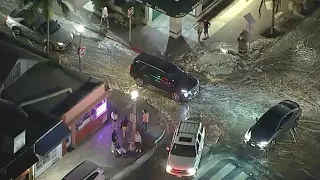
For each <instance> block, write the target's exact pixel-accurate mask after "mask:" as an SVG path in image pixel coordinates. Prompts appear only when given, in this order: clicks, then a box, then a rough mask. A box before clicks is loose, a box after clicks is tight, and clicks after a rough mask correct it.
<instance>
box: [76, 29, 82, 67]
mask: <svg viewBox="0 0 320 180" xmlns="http://www.w3.org/2000/svg"><path fill="white" fill-rule="evenodd" d="M75 29H76V31H77V32H78V33H79V47H78V52H77V54H78V57H79V71H80V72H82V61H81V54H80V51H81V48H82V33H83V31H84V26H83V25H82V24H78V25H76V26H75Z"/></svg>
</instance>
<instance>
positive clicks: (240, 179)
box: [232, 172, 249, 180]
mask: <svg viewBox="0 0 320 180" xmlns="http://www.w3.org/2000/svg"><path fill="white" fill-rule="evenodd" d="M247 177H249V176H248V174H246V173H244V172H241V173H240V174H238V175H237V176H236V177H234V178H233V179H232V180H245V179H247Z"/></svg>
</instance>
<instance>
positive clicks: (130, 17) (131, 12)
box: [128, 6, 134, 43]
mask: <svg viewBox="0 0 320 180" xmlns="http://www.w3.org/2000/svg"><path fill="white" fill-rule="evenodd" d="M133 13H134V8H133V6H131V7H130V8H129V9H128V18H129V43H130V42H131V23H132V22H131V21H132V15H133Z"/></svg>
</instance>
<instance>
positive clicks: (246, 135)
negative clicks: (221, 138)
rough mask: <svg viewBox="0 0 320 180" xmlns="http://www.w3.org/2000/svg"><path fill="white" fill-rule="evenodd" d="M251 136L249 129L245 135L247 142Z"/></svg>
mask: <svg viewBox="0 0 320 180" xmlns="http://www.w3.org/2000/svg"><path fill="white" fill-rule="evenodd" d="M250 138H251V131H249V130H248V131H247V132H246V134H245V135H244V141H245V142H247V141H249V140H250Z"/></svg>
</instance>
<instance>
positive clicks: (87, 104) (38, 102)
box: [3, 62, 109, 178]
mask: <svg viewBox="0 0 320 180" xmlns="http://www.w3.org/2000/svg"><path fill="white" fill-rule="evenodd" d="M105 86H106V85H105V83H104V82H101V81H99V80H97V79H95V78H92V77H90V76H88V75H86V74H83V73H80V72H78V71H75V70H71V69H69V68H64V67H62V66H59V65H53V64H51V63H49V62H38V63H37V64H35V65H34V66H33V67H31V68H30V69H29V70H28V71H27V72H25V73H24V74H22V75H21V76H20V77H19V78H18V79H16V80H15V81H13V82H12V83H11V84H10V85H9V86H7V87H6V88H5V89H4V91H3V98H5V99H7V100H9V101H11V102H14V103H17V104H21V102H23V103H22V104H24V106H25V107H26V108H31V109H35V110H38V111H40V112H44V113H47V114H49V115H52V116H55V117H57V118H59V119H61V120H62V121H63V124H66V125H67V127H69V129H70V130H71V135H69V134H68V135H67V136H66V137H60V136H62V135H61V134H63V133H61V132H59V129H57V130H54V131H52V132H50V133H49V134H48V135H46V136H50V137H48V139H51V140H50V141H46V142H43V143H38V144H39V146H37V145H36V147H35V149H36V150H35V151H36V152H35V153H36V154H37V155H38V157H39V161H38V162H37V164H36V165H35V170H34V176H35V178H37V177H38V176H40V175H41V174H42V173H43V172H44V171H45V170H47V169H48V168H49V167H51V166H52V165H53V163H55V162H56V161H58V160H59V159H60V158H62V156H63V155H64V154H65V153H67V149H68V148H69V147H70V149H73V148H75V147H76V146H77V145H78V144H79V143H80V142H81V141H83V140H85V138H86V137H88V135H90V134H91V133H93V132H95V130H97V129H98V128H99V127H101V126H102V125H103V122H104V121H105V120H106V119H107V115H106V114H107V113H106V112H107V110H108V107H107V97H108V94H109V93H108V91H107V90H106V88H105ZM22 89H23V90H22ZM61 139H62V141H61ZM71 147H72V148H71Z"/></svg>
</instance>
